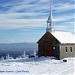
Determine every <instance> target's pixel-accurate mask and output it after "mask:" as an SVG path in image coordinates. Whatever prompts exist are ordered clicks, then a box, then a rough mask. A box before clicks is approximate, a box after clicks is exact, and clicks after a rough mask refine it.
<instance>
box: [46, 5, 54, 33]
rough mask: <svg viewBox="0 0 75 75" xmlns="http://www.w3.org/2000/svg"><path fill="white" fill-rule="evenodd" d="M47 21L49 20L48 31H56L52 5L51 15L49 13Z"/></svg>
mask: <svg viewBox="0 0 75 75" xmlns="http://www.w3.org/2000/svg"><path fill="white" fill-rule="evenodd" d="M46 22H47V28H46V32H47V31H49V32H54V21H53V18H52V9H51V6H50V15H49V17H48V20H47V21H46Z"/></svg>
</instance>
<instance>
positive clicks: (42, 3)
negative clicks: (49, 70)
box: [0, 0, 75, 43]
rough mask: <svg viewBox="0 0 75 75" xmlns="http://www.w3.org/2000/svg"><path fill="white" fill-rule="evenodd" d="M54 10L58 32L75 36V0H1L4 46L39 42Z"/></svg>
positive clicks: (1, 40)
mask: <svg viewBox="0 0 75 75" xmlns="http://www.w3.org/2000/svg"><path fill="white" fill-rule="evenodd" d="M50 6H52V12H53V19H54V25H55V30H56V31H68V32H72V33H73V34H74V18H75V17H74V10H75V8H74V0H0V43H19V42H37V41H38V39H39V38H40V37H41V36H42V35H43V34H44V33H45V32H46V26H47V24H46V21H47V18H48V16H49V11H50Z"/></svg>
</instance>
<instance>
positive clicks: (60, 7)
mask: <svg viewBox="0 0 75 75" xmlns="http://www.w3.org/2000/svg"><path fill="white" fill-rule="evenodd" d="M53 9H54V10H55V12H60V11H68V10H72V9H75V7H74V4H70V3H65V4H57V5H54V7H53Z"/></svg>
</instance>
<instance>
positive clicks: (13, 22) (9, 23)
mask: <svg viewBox="0 0 75 75" xmlns="http://www.w3.org/2000/svg"><path fill="white" fill-rule="evenodd" d="M45 21H46V19H7V20H4V21H0V28H9V29H10V28H11V29H12V28H22V27H26V26H29V27H30V26H34V27H37V26H38V27H43V26H45V25H46V22H45Z"/></svg>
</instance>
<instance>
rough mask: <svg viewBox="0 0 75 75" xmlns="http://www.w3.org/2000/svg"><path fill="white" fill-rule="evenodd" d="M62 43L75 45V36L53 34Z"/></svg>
mask: <svg viewBox="0 0 75 75" xmlns="http://www.w3.org/2000/svg"><path fill="white" fill-rule="evenodd" d="M51 34H52V35H53V36H54V37H55V38H56V39H57V40H59V42H61V43H75V36H74V35H73V34H72V33H71V32H57V31H56V32H55V33H51Z"/></svg>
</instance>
